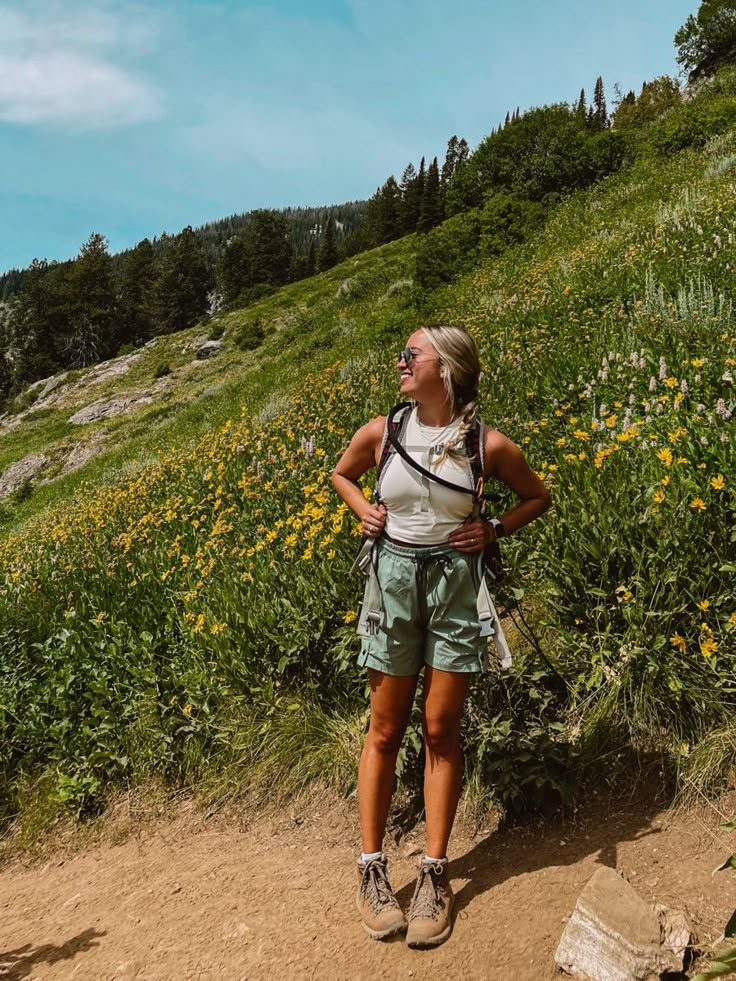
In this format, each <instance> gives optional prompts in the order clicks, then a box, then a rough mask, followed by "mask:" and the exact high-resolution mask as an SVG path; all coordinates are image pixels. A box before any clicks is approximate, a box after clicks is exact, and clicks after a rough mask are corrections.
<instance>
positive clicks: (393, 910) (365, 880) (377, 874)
mask: <svg viewBox="0 0 736 981" xmlns="http://www.w3.org/2000/svg"><path fill="white" fill-rule="evenodd" d="M387 863H388V859H387V858H386V857H385V855H384V856H382V857H381V858H374V859H372V860H371V861H370V862H358V880H359V884H358V895H357V896H356V897H355V903H356V906H357V907H358V909H359V911H360V915H361V916H362V917H363V929H364V930H365V932H366V933H367V934H368V936H369V937H373V939H374V940H383V939H384V937H392V936H393V935H394V934H395V933H402V932H403V931H404V930H406V917H405V916H404V914H403V913H402V911H401V907H400V906H399V904H398V901H397V899H396V896H394V891H393V889H392V888H391V883H390V882H389V881H388V876H387V875H386V865H387Z"/></svg>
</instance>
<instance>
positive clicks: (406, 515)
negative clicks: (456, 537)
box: [380, 406, 473, 545]
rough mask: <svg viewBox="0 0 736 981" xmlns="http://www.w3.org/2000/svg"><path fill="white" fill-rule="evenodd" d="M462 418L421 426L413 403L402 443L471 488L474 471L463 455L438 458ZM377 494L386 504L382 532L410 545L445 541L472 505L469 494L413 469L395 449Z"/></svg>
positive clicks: (438, 471)
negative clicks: (448, 422)
mask: <svg viewBox="0 0 736 981" xmlns="http://www.w3.org/2000/svg"><path fill="white" fill-rule="evenodd" d="M459 426H460V420H459V419H458V420H457V421H455V422H453V423H451V424H450V425H449V426H425V425H424V424H423V423H422V425H421V426H420V425H419V422H418V420H417V407H416V406H414V407H413V408H412V410H411V412H410V415H409V418H408V419H407V422H406V428H405V430H404V436H403V439H402V444H403V446H404V449H405V450H406V451H407V453H408V454H409V456H410V457H411V458H412V459H414V460H416V461H417V463H419V464H420V465H421V466H423V467H424V468H425V469H426V470H431V471H432V473H436V474H437V475H438V476H439V477H443V478H444V479H445V480H449V481H451V482H452V483H453V484H460V486H461V487H467V488H469V489H470V488H472V486H473V474H472V470H471V467H470V462H469V460H468V459H467V457H464V458H462V459H457V458H454V457H446V458H445V459H444V460H443V461H442V463H440V464H437V462H436V461H437V459H438V457H439V456H440V454H441V453H442V446H443V445H444V444H445V443H446V442H447V441H448V439H451V438H452V437H453V436H454V435H455V434H456V433H457V429H458V427H459ZM380 493H381V500H382V502H383V503H384V504H385V505H386V511H387V514H386V525H385V529H386V534H387V535H389V537H390V538H395V539H397V540H398V541H401V542H410V543H411V544H414V545H439V544H442V543H443V542H446V541H447V538H448V536H449V534H450V532H451V531H454V530H455V529H456V528H458V527H459V526H460V525H461V524H462V523H463V521H465V519H466V518H467V517H468V516H469V515H470V513H471V511H472V510H473V498H472V497H471V496H470V494H463V493H461V492H460V491H454V490H450V488H449V487H443V486H442V485H441V484H437V483H435V482H434V481H433V480H430V479H429V478H428V477H424V476H422V474H420V473H419V472H418V471H417V470H414V468H413V467H411V466H410V465H409V464H408V463H407V462H406V461H405V460H403V459H402V458H401V457H400V456H399V454H398V453H397V452H396V451H394V452H393V454H392V455H391V457H390V458H389V462H388V464H387V465H386V469H385V470H384V472H383V474H382V476H381V490H380Z"/></svg>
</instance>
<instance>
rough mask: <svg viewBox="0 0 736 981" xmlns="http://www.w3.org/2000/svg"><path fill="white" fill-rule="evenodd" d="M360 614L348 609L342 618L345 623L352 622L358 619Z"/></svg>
mask: <svg viewBox="0 0 736 981" xmlns="http://www.w3.org/2000/svg"><path fill="white" fill-rule="evenodd" d="M357 618H358V614H357V613H356V612H355V610H348V612H347V613H346V614H345V616H344V617H343V618H342V619H343V622H344V623H352V622H353V620H357Z"/></svg>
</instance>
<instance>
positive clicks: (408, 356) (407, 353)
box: [399, 347, 444, 368]
mask: <svg viewBox="0 0 736 981" xmlns="http://www.w3.org/2000/svg"><path fill="white" fill-rule="evenodd" d="M417 357H418V355H417V354H416V353H415V352H414V351H412V349H411V348H410V347H405V348H404V350H403V351H402V352H401V354H400V355H399V361H401V359H402V358H403V359H404V364H405V365H406V366H407V368H408V367H409V362H410V361H411V360H412V358H417ZM437 362H438V364H444V362H443V360H442V358H438V359H437Z"/></svg>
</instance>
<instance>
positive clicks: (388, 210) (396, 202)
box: [333, 177, 402, 265]
mask: <svg viewBox="0 0 736 981" xmlns="http://www.w3.org/2000/svg"><path fill="white" fill-rule="evenodd" d="M401 233H402V224H401V192H400V190H399V185H398V184H397V183H396V179H395V178H394V177H389V179H388V180H387V181H386V183H385V184H384V185H383V187H382V188H381V189H380V190H379V192H378V209H377V214H376V238H377V244H378V245H383V244H385V243H386V242H393V240H394V239H396V238H399V237H400V236H401ZM333 265H334V263H333Z"/></svg>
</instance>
